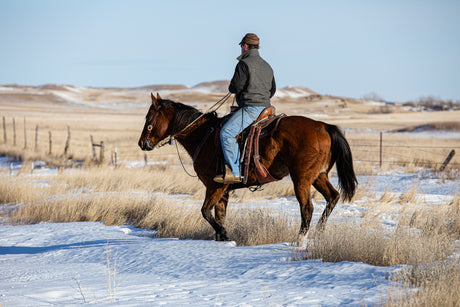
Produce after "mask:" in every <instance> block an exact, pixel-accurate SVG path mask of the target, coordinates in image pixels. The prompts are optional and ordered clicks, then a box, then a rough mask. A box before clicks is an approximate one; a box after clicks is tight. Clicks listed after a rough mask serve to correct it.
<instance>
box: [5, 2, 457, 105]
mask: <svg viewBox="0 0 460 307" xmlns="http://www.w3.org/2000/svg"><path fill="white" fill-rule="evenodd" d="M459 16H460V1H459V0H432V1H426V0H407V1H406V0H385V1H370V0H369V1H368V0H344V1H338V0H335V1H289V0H286V1H271V0H263V1H254V0H253V1H250V0H243V1H240V0H232V1H212V0H209V1H205V0H194V1H191V0H190V1H185V0H184V1H175V0H161V1H147V0H129V1H116V0H114V1H109V0H78V1H77V0H75V1H72V0H59V1H58V0H29V1H26V0H0V84H9V83H19V84H29V85H39V84H44V83H58V84H74V85H80V86H141V85H149V84H185V85H189V86H193V85H195V84H197V83H200V82H203V81H214V80H225V79H227V80H228V79H230V78H231V76H232V74H233V70H234V67H235V65H236V62H237V61H236V57H237V56H238V55H239V52H240V48H239V46H238V42H239V41H240V40H241V38H242V36H243V35H244V34H245V33H247V32H254V33H257V34H258V35H259V37H260V38H261V49H260V52H261V55H262V57H264V58H265V59H266V60H267V61H268V62H269V63H270V64H271V65H272V67H273V68H274V71H275V78H276V81H277V84H278V87H284V86H287V85H297V86H305V87H309V88H311V89H312V90H315V91H318V92H319V93H321V94H331V95H340V96H347V97H356V98H360V97H362V96H364V95H366V94H369V93H371V92H374V93H376V94H378V95H379V96H381V97H382V98H384V99H386V100H395V101H407V100H411V99H418V98H419V97H421V96H428V95H432V96H435V97H438V98H441V99H453V100H460V17H459Z"/></svg>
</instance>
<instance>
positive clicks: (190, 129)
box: [139, 94, 358, 241]
mask: <svg viewBox="0 0 460 307" xmlns="http://www.w3.org/2000/svg"><path fill="white" fill-rule="evenodd" d="M151 98H152V104H151V106H150V108H149V111H148V113H147V115H146V121H145V126H144V129H143V131H142V134H141V137H140V139H139V147H140V148H141V149H142V150H152V149H154V147H155V146H156V145H157V144H158V143H159V142H161V141H163V140H165V139H166V138H168V137H169V136H174V138H175V139H176V140H177V141H178V142H179V143H180V144H181V145H182V146H183V147H184V148H185V150H186V151H187V152H188V154H189V155H190V156H191V157H193V160H194V161H193V166H194V169H195V172H196V173H197V175H198V177H199V179H200V180H201V182H203V184H204V185H205V186H206V198H205V200H204V203H203V207H202V208H201V213H202V214H203V217H204V218H205V219H206V220H207V221H208V222H209V224H211V226H212V227H213V228H214V230H215V231H216V240H219V241H220V240H228V237H227V233H226V230H225V228H224V221H225V215H226V209H227V203H228V197H229V191H231V190H234V189H239V188H243V187H250V186H257V185H259V183H258V182H257V179H256V176H255V175H254V173H253V171H254V166H253V165H251V166H250V168H249V176H248V181H247V184H245V185H244V184H242V183H238V184H234V185H226V184H219V183H216V182H214V181H213V178H214V177H215V176H216V173H217V172H218V171H219V170H218V168H219V167H218V166H219V165H221V164H222V155H221V148H220V146H221V145H220V142H219V141H217V142H216V140H218V139H219V137H218V135H216V133H218V131H220V130H219V129H217V127H218V126H219V124H222V122H223V121H224V120H225V118H219V117H217V115H216V113H215V112H212V113H206V114H203V113H201V112H200V111H198V110H197V109H195V108H193V107H191V106H187V105H184V104H182V103H178V102H173V101H170V100H165V99H162V98H161V97H160V96H159V95H158V94H157V97H155V96H154V95H153V94H151ZM190 124H191V125H190ZM260 161H261V162H262V163H263V164H264V165H265V167H266V168H267V169H268V170H269V172H270V173H271V174H272V176H274V177H275V178H277V179H281V178H283V177H285V176H287V175H290V176H291V179H292V182H293V183H294V191H295V195H296V197H297V200H298V202H299V205H300V213H301V219H302V222H301V226H300V232H299V235H302V236H305V235H306V233H307V231H308V229H309V227H310V222H311V218H312V214H313V203H312V200H311V196H310V188H311V185H313V186H314V187H315V188H316V190H318V192H320V193H321V194H322V195H323V196H324V198H325V199H326V201H327V205H326V208H325V209H324V212H323V214H322V216H321V218H320V220H319V222H318V225H317V228H318V229H323V228H324V225H325V223H326V221H327V219H328V217H329V215H330V214H331V212H332V210H333V209H334V207H335V205H336V203H337V202H338V200H339V196H340V194H339V192H338V191H337V190H336V189H334V187H333V186H332V184H331V183H330V182H329V179H328V173H329V171H330V170H331V168H332V166H333V165H334V163H335V164H336V165H337V174H338V177H339V186H340V191H341V193H342V199H344V200H348V201H349V200H351V199H352V197H353V195H354V193H355V190H356V186H357V183H358V182H357V180H356V176H355V173H354V170H353V160H352V155H351V151H350V146H349V145H348V142H347V141H346V139H345V137H344V136H343V134H342V133H341V132H340V130H339V129H338V128H337V127H336V126H334V125H329V124H326V123H323V122H320V121H315V120H312V119H309V118H306V117H303V116H286V117H283V118H282V119H281V120H280V122H279V124H278V126H277V127H276V129H275V130H274V131H273V132H272V133H270V134H269V135H267V136H266V137H264V138H261V139H260ZM251 164H253V163H251ZM212 209H214V216H213V215H212Z"/></svg>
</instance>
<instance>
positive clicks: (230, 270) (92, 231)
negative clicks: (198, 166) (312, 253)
mask: <svg viewBox="0 0 460 307" xmlns="http://www.w3.org/2000/svg"><path fill="white" fill-rule="evenodd" d="M1 233H2V236H1V238H0V276H1V278H0V302H1V303H2V304H6V306H52V305H78V304H83V303H84V299H85V300H86V302H87V303H88V302H89V303H97V304H98V305H106V306H112V305H117V306H143V305H147V306H150V305H154V306H157V305H168V306H178V305H185V304H191V305H194V306H198V305H199V306H216V305H217V306H266V305H288V306H289V305H292V306H298V305H303V306H307V305H308V306H334V305H351V306H353V305H360V304H363V303H367V304H376V303H378V302H379V301H381V299H382V298H383V297H385V296H386V294H387V292H386V291H387V290H386V287H387V286H388V285H389V283H390V282H389V281H388V280H386V276H387V275H388V273H389V272H392V271H394V270H396V269H397V268H396V267H376V266H371V265H367V264H363V263H352V262H340V263H322V262H320V261H319V260H308V261H291V260H290V259H291V257H292V256H293V249H292V247H290V246H289V245H288V244H281V243H280V244H271V245H263V246H256V247H237V246H235V244H234V243H233V242H225V243H222V242H214V241H200V240H177V239H155V238H151V237H149V233H148V232H146V231H143V230H139V229H134V228H131V227H127V226H121V227H117V226H104V225H103V224H101V223H86V222H85V223H67V224H37V225H26V226H1ZM107 255H108V256H109V258H108V257H107ZM107 259H110V260H111V266H110V267H109V266H108V265H107ZM115 262H116V269H115V270H113V269H112V268H113V267H114V263H115ZM109 273H111V275H114V274H115V275H114V276H115V277H113V276H112V277H113V278H112V285H113V287H112V288H113V289H112V290H113V291H111V290H110V287H109V286H108V274H109ZM78 283H80V286H81V289H82V290H81V291H80V290H79V289H78ZM82 294H83V295H82ZM83 296H84V297H85V298H84V299H83Z"/></svg>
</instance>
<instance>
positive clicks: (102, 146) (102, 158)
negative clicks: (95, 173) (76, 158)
mask: <svg viewBox="0 0 460 307" xmlns="http://www.w3.org/2000/svg"><path fill="white" fill-rule="evenodd" d="M99 146H101V151H100V152H99V163H102V161H104V142H103V141H101V145H99Z"/></svg>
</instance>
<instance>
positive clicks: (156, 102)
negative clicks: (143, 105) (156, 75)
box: [150, 93, 158, 109]
mask: <svg viewBox="0 0 460 307" xmlns="http://www.w3.org/2000/svg"><path fill="white" fill-rule="evenodd" d="M150 97H152V105H153V107H154V108H155V109H157V108H158V99H157V98H155V96H154V95H153V93H150Z"/></svg>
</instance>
